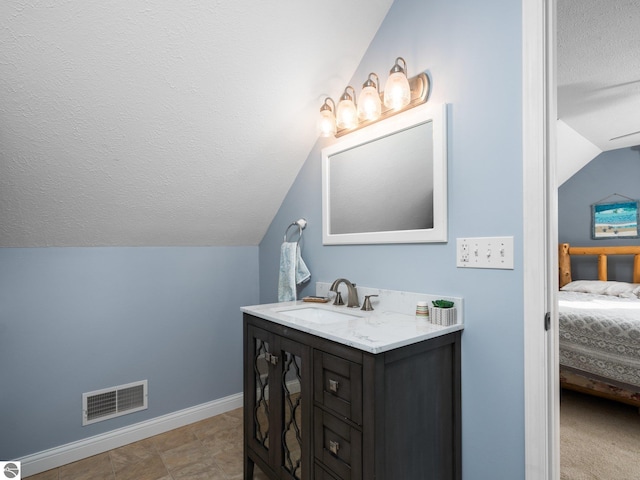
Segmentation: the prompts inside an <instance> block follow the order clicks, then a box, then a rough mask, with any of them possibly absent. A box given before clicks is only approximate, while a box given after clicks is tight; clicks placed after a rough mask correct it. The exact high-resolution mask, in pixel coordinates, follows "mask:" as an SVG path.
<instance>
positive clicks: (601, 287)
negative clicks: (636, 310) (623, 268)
mask: <svg viewBox="0 0 640 480" xmlns="http://www.w3.org/2000/svg"><path fill="white" fill-rule="evenodd" d="M560 290H563V291H565V292H583V293H593V294H595V295H610V296H613V297H626V298H632V297H635V296H636V295H637V294H638V293H640V285H639V284H637V283H627V282H611V281H607V282H603V281H600V280H576V281H574V282H571V283H567V284H566V285H565V286H564V287H562V288H561V289H560Z"/></svg>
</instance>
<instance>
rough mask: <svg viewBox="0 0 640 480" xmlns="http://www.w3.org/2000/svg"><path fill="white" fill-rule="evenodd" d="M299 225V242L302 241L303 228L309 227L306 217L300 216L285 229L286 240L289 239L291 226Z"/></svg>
mask: <svg viewBox="0 0 640 480" xmlns="http://www.w3.org/2000/svg"><path fill="white" fill-rule="evenodd" d="M296 226H297V227H298V241H297V243H300V239H301V238H302V230H304V229H305V228H307V221H306V220H305V219H304V218H300V219H298V220H297V221H295V222H292V223H290V224H289V226H288V227H287V229H286V230H285V231H284V241H285V242H286V241H287V233H289V229H290V228H291V227H296Z"/></svg>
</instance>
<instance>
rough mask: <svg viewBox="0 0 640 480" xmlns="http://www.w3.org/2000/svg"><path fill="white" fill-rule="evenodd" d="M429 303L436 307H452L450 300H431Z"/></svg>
mask: <svg viewBox="0 0 640 480" xmlns="http://www.w3.org/2000/svg"><path fill="white" fill-rule="evenodd" d="M431 303H433V306H434V307H437V308H451V307H453V302H451V301H449V300H433V301H432V302H431Z"/></svg>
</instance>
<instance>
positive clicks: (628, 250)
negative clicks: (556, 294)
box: [558, 243, 640, 287]
mask: <svg viewBox="0 0 640 480" xmlns="http://www.w3.org/2000/svg"><path fill="white" fill-rule="evenodd" d="M571 255H594V256H596V255H597V257H598V280H604V281H606V280H607V256H609V255H633V283H640V245H629V246H626V247H625V246H621V247H572V246H570V245H569V244H568V243H561V244H560V246H559V248H558V266H559V271H560V287H564V286H565V285H566V284H567V283H569V282H571V281H572V279H571Z"/></svg>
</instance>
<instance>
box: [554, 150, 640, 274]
mask: <svg viewBox="0 0 640 480" xmlns="http://www.w3.org/2000/svg"><path fill="white" fill-rule="evenodd" d="M560 161H562V159H560ZM639 179H640V151H638V150H632V149H630V148H621V149H618V150H610V151H608V152H603V153H601V154H600V155H598V156H597V157H596V158H594V159H593V160H591V162H589V163H588V164H587V165H585V166H584V167H583V168H582V169H580V170H579V171H578V172H577V173H576V174H575V175H574V176H573V177H571V178H570V179H569V180H567V181H566V182H565V183H563V184H562V185H561V186H560V188H559V189H558V239H559V241H560V242H562V243H565V242H566V243H570V244H573V245H576V246H609V245H640V239H638V238H626V239H611V240H593V239H592V238H591V205H592V204H594V203H597V202H599V201H600V200H602V199H604V198H607V197H609V196H610V195H612V194H614V193H618V194H620V195H624V196H626V197H631V198H633V199H636V200H637V199H640V183H638V180H639ZM624 200H625V198H623V197H619V196H612V197H611V198H609V199H608V200H606V201H607V202H616V201H624ZM571 263H572V272H571V273H572V277H573V279H574V280H580V279H595V278H597V277H598V273H597V272H598V267H597V261H596V260H595V258H594V257H591V258H574V259H573V260H572V262H571ZM608 264H609V279H610V280H619V281H624V282H630V281H631V279H632V270H633V268H632V263H631V262H630V261H629V258H624V257H622V258H617V259H616V258H614V257H612V258H610V259H609V261H608Z"/></svg>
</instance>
